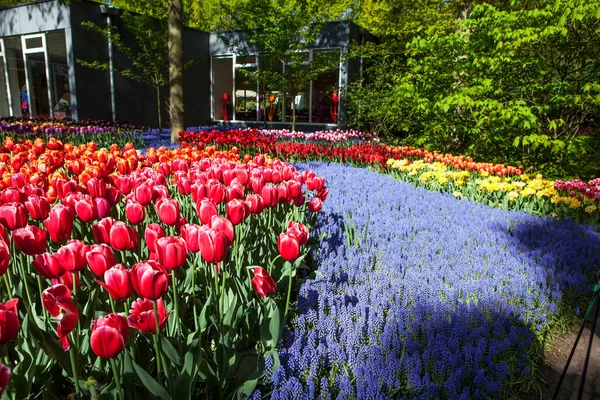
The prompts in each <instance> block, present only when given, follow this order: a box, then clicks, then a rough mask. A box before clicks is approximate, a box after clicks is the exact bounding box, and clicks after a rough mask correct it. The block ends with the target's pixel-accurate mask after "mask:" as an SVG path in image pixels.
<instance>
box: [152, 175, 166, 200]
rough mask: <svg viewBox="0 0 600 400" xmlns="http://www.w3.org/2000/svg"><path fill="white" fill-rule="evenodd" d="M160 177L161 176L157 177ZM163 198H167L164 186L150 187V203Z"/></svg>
mask: <svg viewBox="0 0 600 400" xmlns="http://www.w3.org/2000/svg"><path fill="white" fill-rule="evenodd" d="M159 176H162V175H159ZM164 197H169V189H167V187H166V186H165V185H154V186H152V201H154V202H155V201H157V200H158V199H162V198H164Z"/></svg>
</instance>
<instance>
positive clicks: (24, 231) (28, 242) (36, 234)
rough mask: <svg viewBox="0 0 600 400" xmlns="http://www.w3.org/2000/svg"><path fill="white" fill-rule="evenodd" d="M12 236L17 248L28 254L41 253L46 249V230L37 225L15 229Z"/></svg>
mask: <svg viewBox="0 0 600 400" xmlns="http://www.w3.org/2000/svg"><path fill="white" fill-rule="evenodd" d="M12 237H13V241H14V242H15V245H16V246H17V248H18V249H19V250H21V251H22V252H23V253H25V254H27V255H29V256H35V255H37V254H42V253H43V252H44V251H45V250H46V245H47V241H46V231H45V230H43V229H40V228H38V227H37V226H33V225H27V226H26V227H24V228H19V229H16V230H14V231H13V233H12Z"/></svg>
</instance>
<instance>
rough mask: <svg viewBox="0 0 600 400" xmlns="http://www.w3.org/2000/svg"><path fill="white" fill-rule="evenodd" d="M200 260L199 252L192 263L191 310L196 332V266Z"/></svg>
mask: <svg viewBox="0 0 600 400" xmlns="http://www.w3.org/2000/svg"><path fill="white" fill-rule="evenodd" d="M199 258H200V252H198V253H196V263H192V266H191V270H192V309H193V310H194V328H195V329H196V332H198V310H196V264H197V263H198V261H199Z"/></svg>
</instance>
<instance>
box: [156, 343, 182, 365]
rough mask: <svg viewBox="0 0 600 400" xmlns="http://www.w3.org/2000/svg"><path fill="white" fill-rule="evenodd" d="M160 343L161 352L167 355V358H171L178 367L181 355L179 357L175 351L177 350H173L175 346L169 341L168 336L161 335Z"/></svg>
mask: <svg viewBox="0 0 600 400" xmlns="http://www.w3.org/2000/svg"><path fill="white" fill-rule="evenodd" d="M160 344H161V346H162V349H163V352H164V354H165V355H166V356H167V358H168V359H169V360H171V361H172V362H173V363H174V364H175V365H177V366H178V367H180V366H181V357H179V354H178V353H177V350H175V347H173V344H172V343H171V341H170V340H169V339H168V338H166V337H164V336H163V337H161V339H160Z"/></svg>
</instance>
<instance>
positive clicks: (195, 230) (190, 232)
mask: <svg viewBox="0 0 600 400" xmlns="http://www.w3.org/2000/svg"><path fill="white" fill-rule="evenodd" d="M199 230H200V226H199V225H196V224H185V225H184V226H182V227H181V237H182V238H183V240H185V244H186V247H187V249H188V251H189V252H192V253H197V252H199V251H200V241H199V238H198V234H199Z"/></svg>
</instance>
